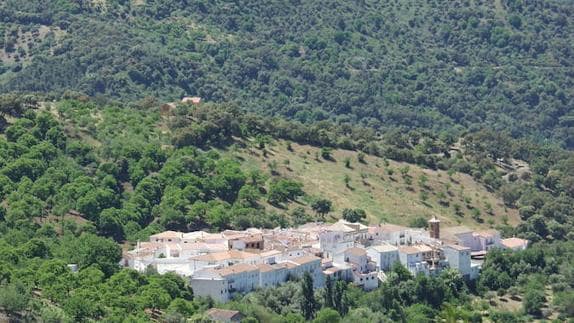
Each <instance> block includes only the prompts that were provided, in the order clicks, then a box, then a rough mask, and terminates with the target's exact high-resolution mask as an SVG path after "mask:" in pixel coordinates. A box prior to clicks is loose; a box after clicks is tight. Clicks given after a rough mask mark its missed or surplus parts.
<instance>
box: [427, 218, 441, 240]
mask: <svg viewBox="0 0 574 323" xmlns="http://www.w3.org/2000/svg"><path fill="white" fill-rule="evenodd" d="M429 231H430V237H431V238H433V239H440V220H439V219H437V218H436V216H433V217H432V219H430V220H429Z"/></svg>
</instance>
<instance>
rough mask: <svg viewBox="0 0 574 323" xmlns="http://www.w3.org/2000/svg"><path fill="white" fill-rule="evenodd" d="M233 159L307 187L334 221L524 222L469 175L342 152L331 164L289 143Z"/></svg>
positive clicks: (313, 149)
mask: <svg viewBox="0 0 574 323" xmlns="http://www.w3.org/2000/svg"><path fill="white" fill-rule="evenodd" d="M288 146H289V147H290V148H287V147H288ZM230 154H231V155H232V156H235V158H236V159H238V160H241V162H242V167H244V168H246V169H252V170H255V169H264V170H267V171H270V169H272V170H273V171H274V172H275V173H277V174H278V175H280V176H284V177H286V178H291V179H294V180H296V181H298V182H301V183H302V184H303V188H304V190H305V191H307V192H310V194H311V195H312V196H313V197H315V198H327V199H329V200H331V201H332V202H333V206H334V212H333V213H332V214H331V217H334V218H339V217H340V216H341V211H342V210H343V209H345V208H351V209H352V208H360V209H364V210H365V211H366V213H367V217H368V221H370V222H372V223H381V222H387V223H394V224H403V225H410V224H413V223H416V222H415V221H416V220H417V219H420V218H423V219H425V220H426V219H428V218H430V217H431V216H433V215H434V216H437V217H438V218H439V219H441V220H443V223H444V224H445V225H451V226H452V225H459V224H465V225H468V226H470V227H476V228H480V227H487V226H493V225H494V224H502V223H506V224H512V225H516V224H518V223H519V221H520V219H519V217H518V210H517V209H515V208H509V207H506V206H504V202H503V200H502V199H501V198H500V197H499V196H497V195H496V194H495V193H493V192H492V191H491V190H489V189H487V188H486V187H485V186H484V184H482V183H478V182H476V180H474V179H473V178H472V177H471V176H470V175H466V174H461V173H454V174H453V173H451V174H450V176H449V173H448V172H447V171H444V170H432V169H424V168H422V167H420V166H418V165H414V164H408V163H405V162H397V161H393V160H387V159H384V158H381V157H377V156H364V157H359V156H360V155H361V153H357V152H355V151H349V150H342V149H335V150H333V151H331V152H330V156H331V157H330V158H329V159H325V158H324V157H322V156H321V149H320V148H317V147H313V146H309V145H298V144H294V143H288V142H286V141H283V140H279V141H276V142H273V143H272V144H271V145H270V146H269V147H268V148H267V149H265V152H264V151H262V150H258V149H256V148H250V149H247V151H245V150H241V149H236V150H233V151H230ZM362 155H364V154H362ZM359 158H361V159H363V160H364V161H363V162H361V161H359ZM347 163H348V164H349V166H346V164H347ZM346 177H347V178H348V183H346V180H345V178H346ZM311 200H312V198H310V199H308V201H311ZM309 204H310V203H309ZM295 205H297V204H295ZM309 212H310V213H313V211H312V210H309ZM327 220H329V218H328V219H327ZM422 224H424V222H422ZM418 225H421V221H420V220H419V223H418Z"/></svg>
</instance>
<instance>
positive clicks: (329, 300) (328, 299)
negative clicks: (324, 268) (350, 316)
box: [324, 276, 334, 308]
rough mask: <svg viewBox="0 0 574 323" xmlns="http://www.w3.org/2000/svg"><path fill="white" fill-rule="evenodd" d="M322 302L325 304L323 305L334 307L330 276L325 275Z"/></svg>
mask: <svg viewBox="0 0 574 323" xmlns="http://www.w3.org/2000/svg"><path fill="white" fill-rule="evenodd" d="M324 304H325V307H330V308H334V304H333V281H332V280H331V276H327V279H326V280H325V294H324Z"/></svg>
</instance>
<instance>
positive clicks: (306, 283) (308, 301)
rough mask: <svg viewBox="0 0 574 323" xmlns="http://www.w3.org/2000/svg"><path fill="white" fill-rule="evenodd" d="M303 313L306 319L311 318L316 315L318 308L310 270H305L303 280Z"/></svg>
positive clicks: (301, 306)
mask: <svg viewBox="0 0 574 323" xmlns="http://www.w3.org/2000/svg"><path fill="white" fill-rule="evenodd" d="M301 294H302V295H301V301H300V304H299V306H300V308H301V313H302V314H303V316H304V317H305V319H306V320H311V319H312V318H313V317H314V316H315V311H316V310H317V301H316V300H315V293H314V290H313V277H311V275H310V274H309V273H308V272H305V274H304V275H303V279H302V280H301Z"/></svg>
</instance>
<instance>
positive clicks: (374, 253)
mask: <svg viewBox="0 0 574 323" xmlns="http://www.w3.org/2000/svg"><path fill="white" fill-rule="evenodd" d="M367 255H369V257H371V259H372V260H373V261H374V262H375V263H376V264H377V267H378V268H379V270H381V271H388V270H390V269H391V267H392V266H393V264H394V263H395V262H397V261H399V248H397V247H396V246H393V245H391V244H387V243H385V244H380V245H376V246H371V247H369V248H367Z"/></svg>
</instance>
